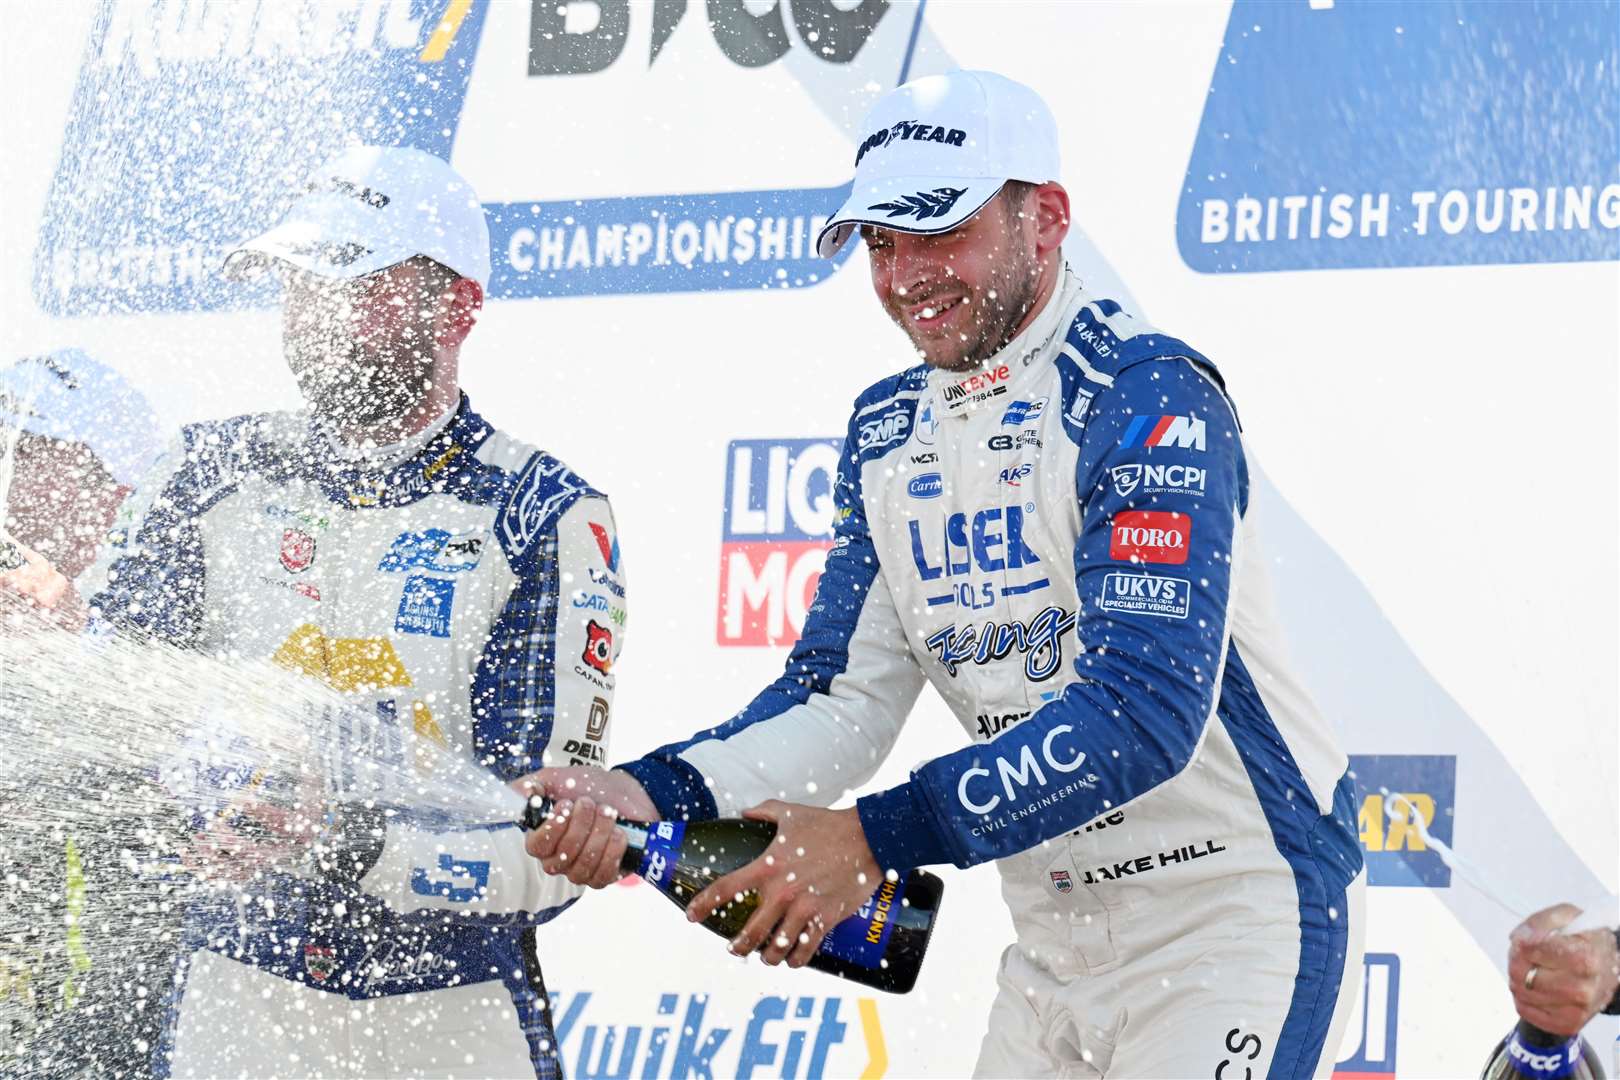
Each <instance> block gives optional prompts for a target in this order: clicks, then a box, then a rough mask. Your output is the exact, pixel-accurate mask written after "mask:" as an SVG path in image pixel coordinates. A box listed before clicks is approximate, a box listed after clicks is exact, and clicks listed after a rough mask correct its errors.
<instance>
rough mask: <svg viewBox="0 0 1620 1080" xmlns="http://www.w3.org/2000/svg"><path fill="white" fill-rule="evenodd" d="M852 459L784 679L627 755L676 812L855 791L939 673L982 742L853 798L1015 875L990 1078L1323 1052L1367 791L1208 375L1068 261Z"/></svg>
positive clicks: (1323, 1066)
mask: <svg viewBox="0 0 1620 1080" xmlns="http://www.w3.org/2000/svg"><path fill="white" fill-rule="evenodd" d="M841 460H842V464H841V468H840V470H839V474H838V478H837V482H836V491H835V497H836V502H837V507H838V512H837V519H836V523H835V537H836V539H835V543H834V546H833V548H832V550H831V551H830V552H829V555H828V559H827V566H826V570H825V572H824V574H823V577H822V579H821V582H820V585H819V587H818V589H817V592H816V597H815V602H814V604H813V606H812V607H811V609H810V615H809V617H808V619H807V621H806V623H805V628H804V633H803V636H802V637H801V638H800V639H799V641H798V644H797V645H796V646H795V648H794V649H793V651H792V654H791V656H790V657H789V659H788V662H787V668H786V671H785V672H784V673H783V675H782V677H781V678H780V679H778V680H777V681H776V682H775V683H774V684H773V685H772V686H770V687H769V688H768V689H766V690H765V691H764V692H763V693H762V694H760V695H759V696H758V697H757V698H755V699H754V701H753V702H752V703H751V704H750V705H749V706H748V707H747V708H746V709H744V710H743V711H742V712H741V713H739V714H738V715H737V716H735V717H733V718H732V719H731V720H729V721H727V722H726V723H724V724H721V725H720V726H719V727H716V728H713V729H710V730H708V731H704V732H701V733H699V734H698V735H697V736H696V737H695V738H693V739H691V740H689V741H686V742H682V743H677V744H673V745H670V746H666V747H663V748H661V749H659V750H657V751H655V752H654V753H652V754H650V755H648V756H647V757H645V758H642V759H640V760H638V761H635V762H632V763H630V764H629V765H626V766H623V767H624V768H625V769H627V771H629V772H630V773H632V774H633V775H634V776H636V777H637V778H638V779H639V780H640V781H641V783H642V784H643V786H644V787H646V789H647V790H648V792H649V793H650V794H651V796H652V798H653V799H654V801H655V802H656V803H657V805H658V807H659V809H660V811H661V812H662V813H663V814H664V815H665V816H670V817H679V816H681V815H691V816H695V817H708V816H713V815H716V814H718V815H731V814H736V813H738V812H739V811H741V810H743V809H745V808H747V807H749V806H752V805H754V804H756V803H758V802H761V801H763V800H765V799H770V798H780V799H786V800H789V801H798V802H805V801H810V802H821V803H822V804H827V803H831V802H832V801H834V800H836V799H837V798H838V797H839V796H840V794H841V793H843V792H845V791H847V790H850V789H852V788H854V787H856V786H857V785H859V784H861V783H862V782H864V781H865V780H866V779H868V778H869V777H870V776H871V775H872V774H873V772H874V771H875V770H876V768H877V766H878V764H879V762H881V761H882V760H883V758H884V756H885V755H886V754H887V753H888V751H889V749H890V747H891V746H892V745H893V743H894V740H895V738H896V736H897V734H898V732H899V730H900V726H901V724H902V723H903V721H904V719H905V717H906V714H907V713H908V711H909V710H910V708H911V706H912V704H913V702H914V701H915V700H916V696H917V694H918V693H919V692H920V691H921V689H922V686H923V683H924V682H925V681H926V682H930V683H932V684H933V685H934V688H935V689H936V690H937V691H938V692H939V693H940V695H941V696H942V697H943V698H944V699H945V700H946V702H947V703H948V704H949V706H950V708H951V709H952V711H953V712H954V713H955V714H956V717H957V719H958V720H959V721H960V723H961V725H962V729H963V731H964V732H965V733H966V735H967V737H968V740H969V745H968V746H966V747H965V748H963V749H959V750H956V751H954V752H951V753H947V754H944V755H943V756H941V757H938V758H935V759H933V760H932V761H929V762H927V763H925V764H923V765H921V766H920V767H918V768H917V769H916V770H915V771H914V772H913V773H912V774H911V778H910V780H909V782H907V783H905V784H902V785H901V786H899V787H896V788H893V789H891V790H888V791H884V792H880V793H877V794H870V795H866V796H865V797H863V798H861V799H860V800H859V801H858V804H857V805H858V809H859V813H860V818H861V822H862V825H863V827H864V829H865V833H866V837H867V840H868V842H869V844H870V846H871V848H872V851H873V853H874V854H875V855H876V857H877V859H878V861H879V862H880V863H881V864H882V865H883V866H884V867H886V868H894V869H899V870H904V869H906V868H910V867H915V866H923V865H928V864H932V863H946V862H949V863H954V864H956V865H957V866H961V867H968V866H973V865H975V864H978V863H982V862H988V861H991V860H996V862H997V865H998V866H999V868H1000V870H1001V874H1002V881H1003V894H1004V896H1005V898H1006V900H1007V903H1008V904H1009V906H1010V907H1011V909H1012V916H1013V922H1014V924H1015V927H1016V929H1017V943H1016V944H1015V945H1014V946H1012V947H1010V948H1009V949H1008V950H1007V951H1006V952H1005V953H1004V955H1003V959H1002V965H1001V971H1000V975H999V993H998V997H997V999H996V1002H995V1005H994V1007H993V1011H992V1016H991V1020H990V1024H989V1032H988V1034H987V1035H986V1037H985V1039H984V1042H983V1046H982V1050H981V1056H980V1059H979V1063H978V1070H979V1072H980V1073H981V1074H984V1075H1012V1076H1054V1075H1065V1076H1070V1075H1078V1076H1087V1075H1106V1076H1153V1077H1163V1076H1208V1075H1215V1076H1224V1077H1250V1076H1268V1075H1269V1076H1287V1077H1293V1076H1312V1075H1326V1074H1327V1073H1328V1072H1329V1071H1331V1069H1332V1065H1333V1052H1334V1051H1335V1050H1336V1049H1337V1047H1338V1025H1340V1024H1342V1023H1343V1022H1344V1020H1345V1017H1346V1016H1347V1015H1348V1011H1349V1007H1350V1003H1351V1001H1352V1000H1353V996H1354V993H1355V991H1356V987H1357V981H1358V976H1359V972H1360V956H1361V945H1360V926H1361V921H1360V910H1359V897H1360V892H1361V888H1362V884H1363V882H1362V880H1361V866H1362V860H1361V853H1360V848H1359V846H1358V843H1357V836H1356V822H1355V811H1354V809H1353V804H1352V797H1351V796H1352V791H1351V781H1350V779H1349V777H1348V776H1347V773H1346V769H1347V760H1346V757H1345V755H1344V753H1343V751H1342V750H1341V749H1340V748H1339V747H1338V745H1337V744H1336V742H1335V740H1334V738H1333V736H1332V735H1331V733H1330V729H1329V726H1328V725H1327V723H1326V722H1325V721H1324V719H1323V718H1322V717H1321V716H1320V715H1319V714H1318V713H1317V711H1316V710H1315V708H1314V707H1313V706H1312V704H1311V702H1310V700H1309V698H1308V697H1307V695H1306V693H1305V691H1304V690H1303V688H1302V687H1301V686H1300V684H1299V683H1298V682H1297V681H1296V680H1295V679H1294V677H1293V676H1292V675H1291V674H1290V673H1289V671H1288V668H1287V666H1286V664H1285V660H1284V655H1283V651H1282V647H1281V640H1280V635H1279V632H1278V629H1277V624H1276V621H1275V619H1274V618H1273V616H1272V610H1271V604H1270V601H1269V599H1268V593H1267V586H1266V581H1265V574H1264V560H1263V557H1262V556H1261V554H1260V551H1259V549H1258V548H1257V546H1256V539H1255V531H1254V525H1253V522H1252V521H1251V520H1250V519H1249V517H1248V506H1249V477H1248V471H1247V465H1246V459H1245V454H1244V449H1243V444H1242V440H1241V437H1240V433H1239V426H1238V419H1237V416H1236V414H1235V412H1234V411H1233V408H1232V405H1231V403H1230V402H1229V400H1228V398H1227V396H1226V392H1225V389H1224V386H1223V384H1222V382H1221V379H1220V377H1219V375H1217V374H1216V372H1215V369H1214V367H1213V366H1212V365H1211V364H1210V363H1209V362H1208V361H1207V360H1205V359H1204V358H1203V357H1202V356H1200V355H1199V354H1198V353H1196V352H1194V351H1193V350H1191V349H1190V348H1188V347H1187V346H1186V345H1185V344H1183V343H1182V342H1180V341H1178V340H1176V339H1174V338H1171V337H1167V336H1165V335H1163V334H1159V333H1157V332H1155V331H1153V330H1151V329H1150V328H1148V327H1146V326H1144V325H1143V324H1142V323H1140V322H1139V321H1137V320H1135V319H1133V318H1132V317H1131V316H1129V315H1127V314H1126V313H1125V312H1123V311H1122V310H1120V307H1119V305H1118V304H1116V303H1114V302H1112V301H1109V300H1106V299H1100V298H1097V297H1093V296H1090V295H1088V294H1086V293H1085V292H1084V291H1083V290H1082V288H1081V287H1080V285H1079V283H1078V282H1077V281H1076V280H1075V279H1074V278H1073V276H1072V275H1069V274H1066V275H1065V279H1064V282H1063V284H1062V286H1061V287H1060V289H1059V290H1058V291H1057V292H1056V293H1055V294H1054V296H1053V297H1052V298H1051V300H1050V301H1049V302H1048V304H1047V306H1046V307H1045V308H1044V309H1043V310H1042V312H1041V313H1040V314H1039V315H1038V316H1037V317H1036V319H1035V320H1034V321H1033V322H1032V324H1031V325H1030V326H1029V327H1028V328H1026V330H1025V331H1024V332H1023V333H1021V334H1020V335H1019V337H1018V338H1017V339H1016V340H1015V341H1013V342H1012V343H1010V344H1009V345H1008V346H1007V347H1006V348H1005V349H1003V350H1002V351H1001V352H1000V353H999V354H997V355H996V356H995V357H993V358H991V359H990V360H989V361H987V362H986V363H984V364H983V365H981V366H980V367H978V368H976V369H975V370H973V371H972V372H966V373H963V372H958V373H952V372H945V371H938V370H929V369H928V368H926V367H917V368H913V369H912V370H909V371H906V372H903V373H902V374H900V375H896V376H894V377H892V378H888V379H885V380H884V381H882V382H880V383H878V384H877V385H876V386H873V387H872V388H871V389H869V390H867V391H866V392H865V393H863V394H861V395H860V397H859V398H858V399H857V401H856V404H855V411H854V415H853V416H852V418H851V420H850V423H849V429H848V436H847V441H846V443H845V447H844V454H843V457H842V459H841ZM1335 1021H1337V1023H1336V1022H1335Z"/></svg>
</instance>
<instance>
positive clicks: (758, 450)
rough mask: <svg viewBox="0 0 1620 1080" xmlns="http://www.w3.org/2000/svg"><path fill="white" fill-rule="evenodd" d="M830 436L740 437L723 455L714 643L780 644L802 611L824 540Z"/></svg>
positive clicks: (817, 575) (833, 467) (832, 473)
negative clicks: (798, 437) (723, 487)
mask: <svg viewBox="0 0 1620 1080" xmlns="http://www.w3.org/2000/svg"><path fill="white" fill-rule="evenodd" d="M841 446H842V443H841V441H839V440H835V439H742V440H737V441H734V442H732V443H731V444H730V446H729V448H728V449H727V453H726V491H725V514H724V527H723V530H722V538H721V543H720V596H719V604H718V609H717V613H716V617H715V641H716V642H717V643H718V644H720V645H786V644H790V643H791V642H793V641H794V640H795V639H796V638H797V637H798V636H799V631H800V630H802V629H803V628H804V619H805V614H806V612H808V610H809V608H810V601H811V598H812V597H813V596H814V595H815V589H816V584H817V583H818V582H819V581H820V580H821V570H822V567H824V566H825V565H826V562H827V550H828V548H829V547H831V545H832V526H833V512H834V506H833V481H834V478H835V477H836V476H837V473H838V457H839V454H840V452H841Z"/></svg>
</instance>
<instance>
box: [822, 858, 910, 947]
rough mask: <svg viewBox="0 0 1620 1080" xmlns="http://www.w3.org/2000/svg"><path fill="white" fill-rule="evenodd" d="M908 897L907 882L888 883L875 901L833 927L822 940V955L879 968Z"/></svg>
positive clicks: (882, 887) (874, 895)
mask: <svg viewBox="0 0 1620 1080" xmlns="http://www.w3.org/2000/svg"><path fill="white" fill-rule="evenodd" d="M905 894H906V880H905V878H901V879H899V880H898V881H889V880H887V879H885V880H884V882H883V884H882V885H880V886H878V891H877V892H875V893H873V894H872V897H871V899H869V900H867V902H866V903H864V904H862V905H861V906H860V907H858V908H856V909H855V914H853V915H851V916H850V917H849V918H847V919H845V920H844V921H843V922H841V923H839V924H838V925H837V926H835V927H833V928H832V930H831V931H830V932H828V934H827V936H826V937H824V938H822V939H821V944H820V945H819V946H818V947H817V950H816V951H818V952H821V953H824V954H826V955H828V956H836V957H837V958H838V959H840V960H847V961H849V962H850V963H851V964H855V965H857V966H859V967H863V968H875V967H877V966H878V963H879V961H881V960H882V959H883V950H884V949H885V948H886V947H887V946H888V944H889V934H890V933H891V932H892V931H893V930H894V915H895V913H896V912H898V911H899V910H900V900H901V898H902V897H904V896H905Z"/></svg>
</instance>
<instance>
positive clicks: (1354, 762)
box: [1350, 754, 1457, 889]
mask: <svg viewBox="0 0 1620 1080" xmlns="http://www.w3.org/2000/svg"><path fill="white" fill-rule="evenodd" d="M1350 773H1351V775H1352V776H1354V777H1355V782H1356V797H1357V799H1358V801H1359V807H1358V811H1357V825H1358V827H1359V829H1360V832H1361V850H1362V853H1363V855H1364V857H1365V858H1366V860H1367V884H1369V885H1390V886H1405V887H1418V888H1425V887H1426V888H1433V889H1444V888H1448V887H1449V886H1450V885H1451V867H1449V866H1447V865H1446V864H1445V861H1444V860H1443V859H1441V857H1440V853H1439V852H1437V851H1435V850H1434V849H1433V848H1431V847H1430V846H1429V845H1428V844H1427V843H1426V842H1425V840H1424V838H1423V833H1424V832H1425V831H1427V832H1428V834H1429V836H1431V837H1432V838H1434V839H1435V840H1438V841H1440V842H1441V843H1443V844H1447V845H1449V844H1451V843H1452V842H1453V841H1452V835H1453V833H1452V829H1453V825H1454V824H1455V818H1456V793H1457V758H1456V756H1455V755H1451V754H1435V755H1428V754H1352V755H1351V756H1350ZM1391 810H1393V811H1394V813H1393V814H1392V813H1391ZM1419 820H1421V821H1422V823H1423V828H1422V829H1419V828H1418V821H1419Z"/></svg>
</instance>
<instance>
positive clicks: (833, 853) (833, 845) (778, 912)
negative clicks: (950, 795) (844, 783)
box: [686, 799, 883, 968]
mask: <svg viewBox="0 0 1620 1080" xmlns="http://www.w3.org/2000/svg"><path fill="white" fill-rule="evenodd" d="M743 816H744V817H749V818H753V819H754V820H756V821H772V822H775V823H776V839H775V840H774V841H773V842H772V843H771V847H770V850H769V851H768V852H766V853H765V854H764V855H762V856H760V857H759V858H757V859H755V860H754V861H753V862H751V863H749V864H748V865H747V866H745V867H743V868H742V869H741V870H736V871H733V872H732V873H729V874H727V875H726V876H725V877H723V878H721V879H720V880H719V881H716V882H715V883H714V884H712V885H710V886H709V887H708V888H707V889H704V890H703V891H702V892H700V893H698V894H697V896H695V897H693V898H692V902H691V903H690V904H688V905H687V907H686V917H687V918H688V919H691V920H692V921H694V922H699V921H702V920H703V919H706V918H708V917H709V916H710V915H711V914H713V913H714V910H715V909H716V908H719V907H722V906H724V905H725V904H727V903H730V902H731V901H732V900H734V899H735V898H736V897H737V896H739V895H741V894H742V893H746V892H750V891H752V892H755V893H758V894H759V907H757V908H756V909H755V910H754V914H753V915H752V916H751V917H750V918H749V920H748V922H747V924H746V925H744V926H743V929H742V933H740V934H738V935H737V937H736V938H735V939H734V940H733V941H732V943H731V951H732V952H734V953H736V954H737V955H738V956H747V955H748V954H749V953H750V952H753V951H754V949H755V948H757V947H758V946H759V944H760V943H761V942H765V951H764V960H765V962H766V963H767V964H773V965H774V964H780V963H781V962H782V961H783V959H784V958H785V959H786V960H787V962H788V967H795V968H796V967H803V966H804V965H805V964H807V963H809V961H810V957H811V956H813V955H814V954H815V951H816V947H817V946H818V945H820V944H821V939H822V938H824V937H826V936H827V931H828V930H831V929H832V928H833V927H834V926H837V925H838V924H839V923H840V922H842V921H843V920H844V918H845V917H846V916H848V915H850V914H851V913H852V912H854V910H855V909H856V908H858V907H860V906H861V905H862V904H864V903H865V902H866V901H867V900H868V899H870V898H871V896H872V894H873V893H875V892H877V890H878V886H879V885H880V884H882V882H883V870H882V869H881V868H880V867H879V866H878V864H877V860H876V859H875V858H873V856H872V849H871V848H870V847H868V846H867V843H866V833H865V831H864V830H863V829H862V828H861V819H860V815H859V814H858V813H857V812H856V810H855V808H854V807H850V808H849V809H848V810H822V809H820V808H818V807H813V806H799V805H796V804H791V803H784V802H778V801H776V800H775V799H772V800H771V801H769V802H764V803H760V804H759V805H758V806H756V807H754V808H753V809H752V810H749V811H747V812H746V813H745V814H744V815H743ZM767 937H768V938H769V940H767Z"/></svg>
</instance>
